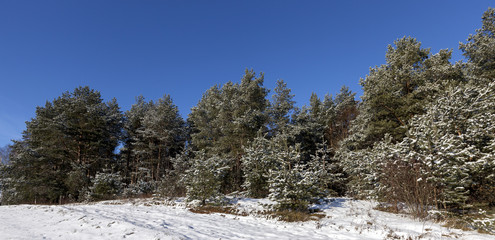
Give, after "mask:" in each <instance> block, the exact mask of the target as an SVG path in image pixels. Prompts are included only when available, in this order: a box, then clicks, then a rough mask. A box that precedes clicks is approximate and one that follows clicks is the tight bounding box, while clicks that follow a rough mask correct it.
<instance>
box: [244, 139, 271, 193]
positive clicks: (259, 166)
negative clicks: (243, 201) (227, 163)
mask: <svg viewBox="0 0 495 240" xmlns="http://www.w3.org/2000/svg"><path fill="white" fill-rule="evenodd" d="M241 161H242V167H243V171H244V179H245V180H244V184H243V185H242V186H243V187H244V188H245V189H246V190H247V193H248V194H249V196H251V197H257V198H262V197H266V196H268V193H269V184H268V180H269V174H270V170H273V169H275V168H277V162H276V160H275V149H274V146H273V142H271V141H270V140H268V139H266V138H265V137H263V136H261V134H260V136H258V137H257V138H255V139H254V140H253V142H252V143H251V144H250V145H249V146H248V147H246V149H245V154H244V155H243V156H242V159H241Z"/></svg>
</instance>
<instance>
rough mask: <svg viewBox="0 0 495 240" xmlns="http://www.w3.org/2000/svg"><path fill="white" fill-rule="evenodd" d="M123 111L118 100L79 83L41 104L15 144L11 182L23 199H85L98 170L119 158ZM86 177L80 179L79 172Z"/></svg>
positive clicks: (10, 173)
mask: <svg viewBox="0 0 495 240" xmlns="http://www.w3.org/2000/svg"><path fill="white" fill-rule="evenodd" d="M121 126H122V114H121V112H120V110H119V107H118V104H117V102H116V100H115V99H113V100H112V101H110V102H108V103H104V102H103V100H102V98H101V95H100V93H99V92H97V91H95V90H92V89H90V88H89V87H79V88H76V89H75V90H74V92H72V93H69V92H66V93H64V94H62V96H61V97H58V98H57V99H55V100H53V102H47V103H46V105H45V106H44V107H38V108H37V109H36V116H35V118H33V119H32V120H31V121H29V122H27V123H26V130H25V131H24V132H23V137H22V141H19V142H15V143H14V146H13V152H12V158H11V165H10V166H9V170H8V172H9V175H10V176H11V178H10V179H11V181H10V183H12V184H6V185H7V186H5V187H6V188H8V189H11V190H12V191H14V192H16V194H17V195H18V197H17V198H16V200H15V201H18V202H57V201H61V200H62V199H65V198H71V199H80V198H81V197H82V193H83V192H82V191H84V189H86V188H88V187H89V186H90V185H91V182H90V181H91V179H92V178H94V176H95V174H96V173H97V171H98V170H99V169H101V168H103V167H105V166H108V165H112V164H114V163H115V154H114V150H115V148H116V147H117V144H118V141H119V139H120V138H121ZM77 176H80V178H79V179H78V181H74V179H75V177H77Z"/></svg>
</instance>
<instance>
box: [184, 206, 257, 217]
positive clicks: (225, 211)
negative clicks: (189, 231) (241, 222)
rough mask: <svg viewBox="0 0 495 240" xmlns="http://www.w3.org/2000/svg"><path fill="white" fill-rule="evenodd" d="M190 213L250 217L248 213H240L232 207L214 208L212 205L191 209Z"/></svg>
mask: <svg viewBox="0 0 495 240" xmlns="http://www.w3.org/2000/svg"><path fill="white" fill-rule="evenodd" d="M189 211H191V212H193V213H199V214H212V213H222V214H232V215H236V216H247V215H248V214H247V213H245V212H240V211H239V210H238V209H235V208H232V207H224V206H212V205H205V206H199V207H194V208H190V209H189Z"/></svg>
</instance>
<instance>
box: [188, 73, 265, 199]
mask: <svg viewBox="0 0 495 240" xmlns="http://www.w3.org/2000/svg"><path fill="white" fill-rule="evenodd" d="M263 81H264V76H263V74H260V76H259V77H255V73H254V71H252V70H250V71H249V70H246V73H245V75H244V76H243V78H242V79H241V83H240V84H234V83H232V82H228V83H226V84H225V85H223V86H222V87H219V86H214V87H212V88H210V89H209V90H208V91H207V92H206V93H205V94H204V95H203V97H202V99H201V100H200V101H199V103H198V105H197V106H195V107H193V108H192V109H191V113H190V114H189V118H188V122H189V123H190V126H191V145H192V148H193V149H194V150H204V151H205V152H206V154H207V155H208V156H209V157H212V156H218V157H221V158H222V159H227V160H229V162H230V164H229V166H230V168H231V170H230V171H229V172H228V174H226V175H225V179H224V181H223V182H224V183H223V187H222V189H224V191H226V192H228V191H234V190H239V189H240V186H241V184H242V182H243V179H242V176H243V173H242V169H241V157H242V155H243V154H244V150H243V146H245V145H247V144H248V143H249V141H251V140H252V139H254V138H255V137H256V133H257V132H258V130H259V129H262V128H264V127H265V125H266V123H267V120H268V117H267V113H266V108H267V106H268V102H267V100H266V99H265V98H266V95H267V94H268V90H266V89H265V88H264V87H263Z"/></svg>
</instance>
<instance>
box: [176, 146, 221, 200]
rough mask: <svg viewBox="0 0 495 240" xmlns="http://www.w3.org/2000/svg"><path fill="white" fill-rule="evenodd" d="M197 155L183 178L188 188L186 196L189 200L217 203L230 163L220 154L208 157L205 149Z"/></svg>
mask: <svg viewBox="0 0 495 240" xmlns="http://www.w3.org/2000/svg"><path fill="white" fill-rule="evenodd" d="M195 155H196V157H195V158H194V159H193V160H192V163H191V164H192V165H191V167H190V168H189V169H188V170H186V174H185V175H184V179H183V180H182V181H183V182H184V183H185V186H186V190H187V194H186V197H187V199H188V200H189V201H193V200H199V201H200V202H201V204H202V205H205V204H206V203H207V202H209V203H217V202H219V201H220V200H221V197H222V193H221V192H220V188H221V185H222V179H223V178H224V175H225V174H226V173H227V171H228V169H229V166H228V164H229V163H228V161H227V160H225V159H222V158H220V157H218V156H213V157H207V155H206V153H205V152H204V151H203V152H197V153H196V154H195Z"/></svg>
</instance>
